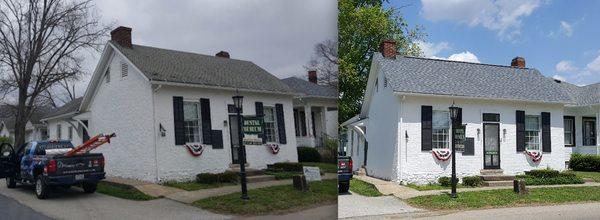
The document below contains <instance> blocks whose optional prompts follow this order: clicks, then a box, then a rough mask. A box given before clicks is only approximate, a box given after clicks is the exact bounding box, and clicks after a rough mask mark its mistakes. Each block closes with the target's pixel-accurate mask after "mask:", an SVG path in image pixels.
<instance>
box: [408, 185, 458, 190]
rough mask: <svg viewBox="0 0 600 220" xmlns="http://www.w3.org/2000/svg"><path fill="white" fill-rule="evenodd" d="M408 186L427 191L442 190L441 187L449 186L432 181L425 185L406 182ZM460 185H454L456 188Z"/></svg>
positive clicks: (447, 187)
mask: <svg viewBox="0 0 600 220" xmlns="http://www.w3.org/2000/svg"><path fill="white" fill-rule="evenodd" d="M406 186H408V187H410V188H413V189H416V190H419V191H427V190H442V189H450V188H451V187H450V186H442V185H440V184H434V183H430V184H427V185H416V184H412V183H411V184H408V185H406ZM461 187H462V186H461V185H456V188H461Z"/></svg>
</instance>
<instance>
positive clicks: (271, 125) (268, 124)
mask: <svg viewBox="0 0 600 220" xmlns="http://www.w3.org/2000/svg"><path fill="white" fill-rule="evenodd" d="M263 110H264V112H265V117H264V123H265V137H264V138H266V139H267V142H278V139H279V135H278V134H277V116H276V115H275V108H273V107H267V106H265V107H264V109H263Z"/></svg>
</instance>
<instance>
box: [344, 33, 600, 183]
mask: <svg viewBox="0 0 600 220" xmlns="http://www.w3.org/2000/svg"><path fill="white" fill-rule="evenodd" d="M394 47H395V45H394V43H393V42H384V43H383V44H382V48H383V50H382V51H383V52H382V53H383V54H381V53H376V54H375V55H374V58H373V62H372V65H371V70H370V75H369V81H368V85H367V89H366V92H365V100H364V102H363V107H362V110H361V113H360V115H358V116H357V117H354V118H352V119H351V120H349V121H347V122H345V123H343V124H342V125H343V126H345V128H346V129H347V131H348V132H346V135H347V137H346V139H347V140H348V142H347V144H346V153H347V155H349V156H352V157H353V159H354V165H355V169H358V167H361V166H362V167H365V169H366V171H367V174H368V175H370V176H374V177H377V178H382V179H387V180H392V181H395V182H402V183H419V184H424V183H428V182H434V181H436V179H437V178H438V177H440V176H450V172H451V165H450V164H451V160H452V159H451V158H450V159H448V160H447V161H443V160H440V159H438V158H437V157H436V156H434V154H433V152H437V151H444V150H443V149H447V148H450V143H451V142H450V139H451V138H452V137H451V134H450V133H451V132H450V131H451V129H452V125H451V123H450V117H449V113H448V112H449V111H448V107H450V106H451V105H452V104H453V103H454V105H455V106H458V107H460V108H461V115H462V124H466V127H465V136H466V140H467V141H466V142H465V152H464V153H456V161H457V174H458V176H459V177H461V176H472V175H479V174H480V172H481V171H482V170H498V169H500V170H501V171H502V172H503V173H504V174H509V175H515V174H521V173H523V172H524V171H527V170H531V169H540V168H546V167H550V168H552V169H557V170H564V169H565V168H566V164H567V162H568V160H569V157H570V154H571V153H573V152H580V153H597V152H598V149H600V143H598V141H597V133H598V128H599V127H600V123H599V120H598V119H599V118H600V84H593V85H589V86H585V87H579V86H575V85H571V84H568V83H566V82H560V81H555V80H553V79H550V78H547V77H544V76H543V75H542V74H540V73H539V71H537V70H535V69H531V68H525V60H524V59H523V58H515V59H514V60H513V62H512V64H511V66H498V65H488V64H476V63H465V62H456V61H447V60H435V59H425V58H415V57H404V56H397V55H396V52H395V49H393V48H394ZM390 48H392V49H390ZM386 49H387V50H386ZM365 148H366V150H365ZM525 151H527V152H529V153H541V154H542V158H541V160H540V161H537V162H536V161H534V160H532V158H531V157H530V156H528V155H526V154H525V153H524V152H525Z"/></svg>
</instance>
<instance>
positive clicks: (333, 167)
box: [301, 162, 337, 173]
mask: <svg viewBox="0 0 600 220" xmlns="http://www.w3.org/2000/svg"><path fill="white" fill-rule="evenodd" d="M301 164H302V165H304V166H309V167H319V168H320V169H321V171H323V172H325V173H337V164H335V163H316V162H302V163H301Z"/></svg>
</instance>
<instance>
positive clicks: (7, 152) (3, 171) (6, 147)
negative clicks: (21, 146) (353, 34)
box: [0, 143, 14, 178]
mask: <svg viewBox="0 0 600 220" xmlns="http://www.w3.org/2000/svg"><path fill="white" fill-rule="evenodd" d="M13 159H14V150H13V147H12V146H11V145H10V144H8V143H3V144H0V178H6V177H8V176H10V175H11V174H12V169H13V166H14V165H13V162H14V160H13Z"/></svg>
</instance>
